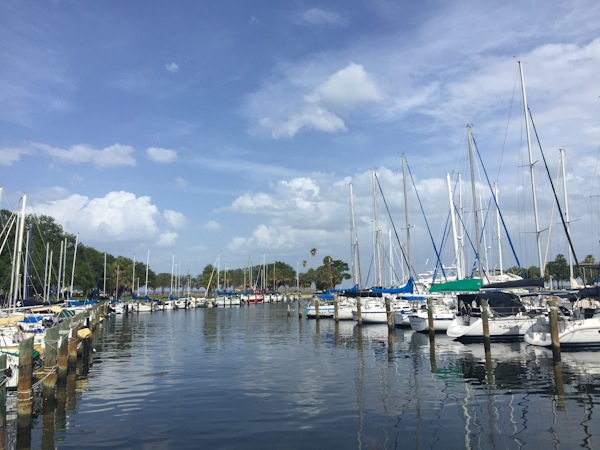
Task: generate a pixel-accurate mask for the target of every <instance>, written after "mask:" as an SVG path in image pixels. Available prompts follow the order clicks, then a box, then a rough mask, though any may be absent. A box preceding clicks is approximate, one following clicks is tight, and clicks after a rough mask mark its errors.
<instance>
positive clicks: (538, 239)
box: [518, 61, 544, 278]
mask: <svg viewBox="0 0 600 450" xmlns="http://www.w3.org/2000/svg"><path fill="white" fill-rule="evenodd" d="M518 63H519V73H520V74H521V92H522V94H523V111H524V112H525V131H526V133H527V151H528V153H529V174H530V176H531V192H532V195H533V216H534V219H535V237H536V243H537V251H538V263H539V265H540V276H541V277H542V278H543V277H544V260H543V258H542V241H541V232H540V223H539V218H538V210H537V195H536V192H535V171H534V170H533V154H532V152H531V133H530V130H529V108H528V107H527V94H526V92H525V78H524V77H523V64H522V63H521V61H518Z"/></svg>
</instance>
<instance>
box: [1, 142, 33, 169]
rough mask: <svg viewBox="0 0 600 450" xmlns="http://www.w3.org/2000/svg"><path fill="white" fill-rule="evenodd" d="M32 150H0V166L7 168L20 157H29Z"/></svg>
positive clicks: (8, 148) (13, 148)
mask: <svg viewBox="0 0 600 450" xmlns="http://www.w3.org/2000/svg"><path fill="white" fill-rule="evenodd" d="M31 153H32V150H31V149H29V148H17V147H5V148H0V166H6V167H9V166H11V165H12V164H13V163H15V162H17V161H19V160H20V159H21V157H22V156H24V155H29V154H31Z"/></svg>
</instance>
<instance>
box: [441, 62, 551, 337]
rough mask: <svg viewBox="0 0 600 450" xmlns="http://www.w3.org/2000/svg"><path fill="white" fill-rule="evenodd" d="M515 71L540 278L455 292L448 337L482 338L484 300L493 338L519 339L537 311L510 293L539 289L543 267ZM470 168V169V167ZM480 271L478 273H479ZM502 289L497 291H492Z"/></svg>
mask: <svg viewBox="0 0 600 450" xmlns="http://www.w3.org/2000/svg"><path fill="white" fill-rule="evenodd" d="M519 72H520V75H521V91H522V95H523V109H524V117H525V129H526V134H527V148H528V153H529V168H530V176H531V184H532V199H533V211H534V218H535V227H536V238H537V239H536V241H537V250H538V260H539V267H540V273H541V275H542V277H541V278H538V279H531V280H515V281H508V282H503V283H492V284H488V285H487V286H483V288H484V289H486V288H487V289H493V291H484V292H478V293H474V294H462V295H458V301H459V304H458V307H459V314H458V315H457V317H456V318H455V319H454V321H453V322H452V323H451V325H450V326H449V328H448V330H447V332H446V333H447V334H448V336H450V337H452V338H454V339H457V340H483V337H484V335H483V318H482V301H483V300H486V301H487V303H488V305H489V308H490V309H489V320H488V326H489V337H490V340H491V341H494V340H502V341H506V340H522V339H524V335H525V332H526V331H527V330H528V329H529V328H530V327H531V326H532V324H533V321H534V317H536V316H538V315H539V313H540V311H539V310H535V309H528V308H527V307H526V306H525V304H524V303H523V301H522V298H521V297H520V296H519V295H517V294H516V293H514V291H513V292H511V290H514V289H516V288H519V289H523V288H531V289H533V288H540V287H544V282H543V274H544V266H543V259H542V250H541V241H540V227H539V221H538V214H537V197H536V188H535V176H534V170H533V167H534V162H533V156H532V151H531V135H530V130H529V112H528V107H527V96H526V93H525V81H524V77H523V68H522V66H521V62H519ZM471 142H472V137H471V133H470V128H469V153H470V154H471V152H472V150H471ZM471 171H472V168H471ZM478 253H479V252H478ZM480 273H481V272H480ZM497 289H502V290H501V291H496V290H497Z"/></svg>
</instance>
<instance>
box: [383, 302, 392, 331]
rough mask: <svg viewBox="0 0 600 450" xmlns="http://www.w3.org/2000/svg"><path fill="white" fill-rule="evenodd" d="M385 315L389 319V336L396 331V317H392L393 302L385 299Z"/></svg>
mask: <svg viewBox="0 0 600 450" xmlns="http://www.w3.org/2000/svg"><path fill="white" fill-rule="evenodd" d="M385 315H386V318H387V326H388V334H389V333H391V332H392V331H394V316H393V315H392V300H391V299H390V298H389V297H386V298H385Z"/></svg>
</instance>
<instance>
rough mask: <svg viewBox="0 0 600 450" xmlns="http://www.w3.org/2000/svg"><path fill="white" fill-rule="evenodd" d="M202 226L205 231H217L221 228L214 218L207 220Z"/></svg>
mask: <svg viewBox="0 0 600 450" xmlns="http://www.w3.org/2000/svg"><path fill="white" fill-rule="evenodd" d="M203 228H204V229H205V230H207V231H219V230H220V229H221V224H220V223H218V222H216V221H214V220H209V221H208V222H206V223H205V224H204V227H203Z"/></svg>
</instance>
